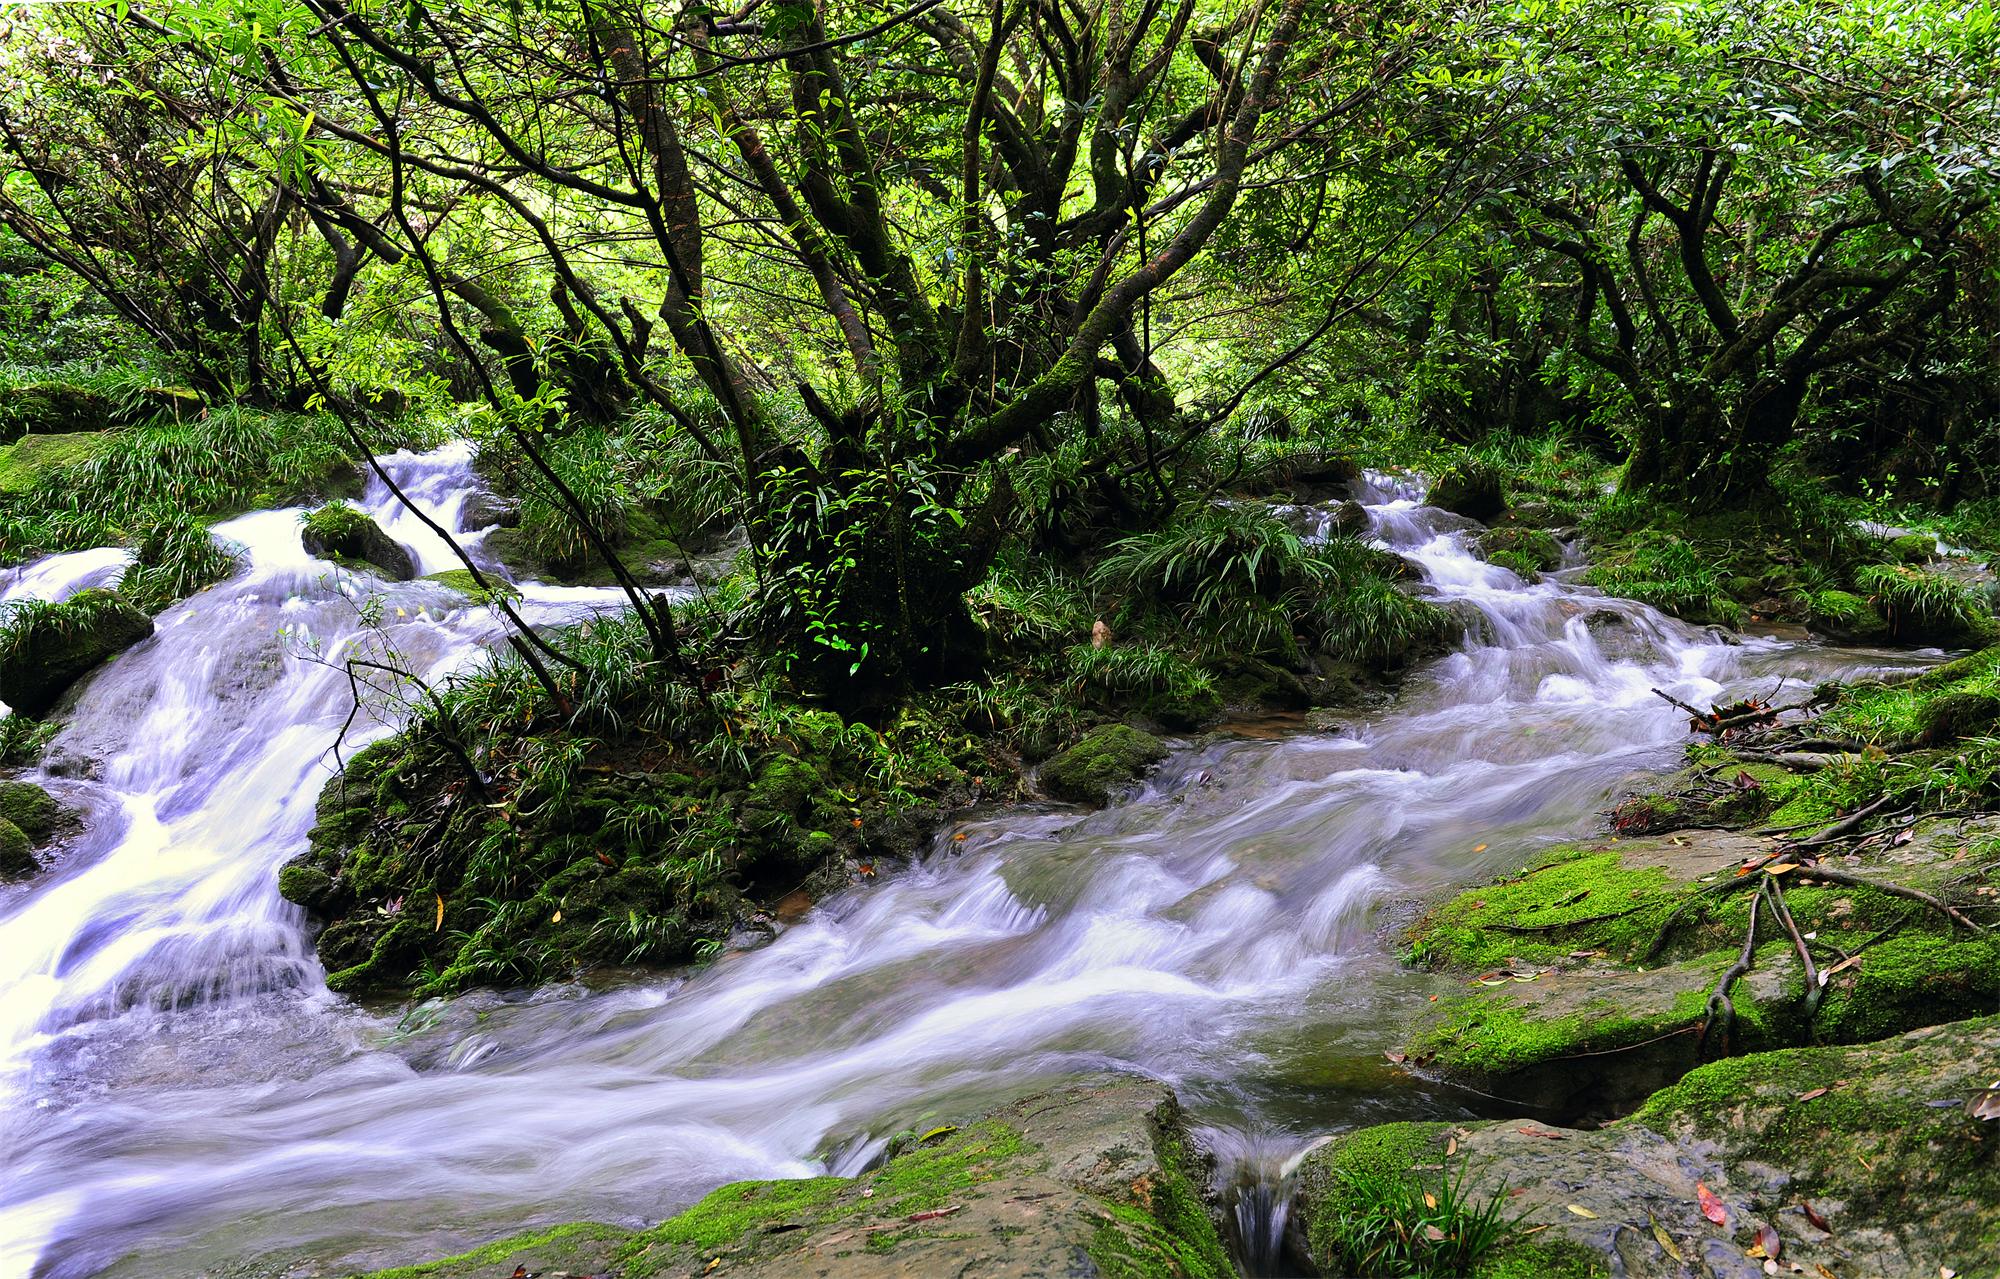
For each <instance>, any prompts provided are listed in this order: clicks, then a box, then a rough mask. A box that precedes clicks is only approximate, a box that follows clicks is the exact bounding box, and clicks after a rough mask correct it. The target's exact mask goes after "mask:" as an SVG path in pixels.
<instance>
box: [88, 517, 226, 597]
mask: <svg viewBox="0 0 2000 1279" xmlns="http://www.w3.org/2000/svg"><path fill="white" fill-rule="evenodd" d="M136 556H137V558H136V559H135V560H134V561H133V564H132V567H131V568H128V569H126V570H125V575H124V576H123V577H122V578H120V579H119V581H118V590H119V593H120V594H122V595H124V596H125V598H126V599H128V600H130V601H131V602H132V603H133V605H135V606H136V607H137V608H138V609H139V610H140V611H141V612H146V613H157V612H159V611H160V610H161V609H163V608H165V607H167V606H168V605H169V604H172V603H174V602H175V601H176V600H181V599H186V598H187V597H188V596H190V595H192V594H194V593H195V592H196V591H198V590H200V589H202V588H203V587H204V586H208V585H210V584H211V583H214V582H219V581H221V580H222V579H223V578H225V577H228V576H229V575H230V574H232V573H234V572H235V571H236V569H237V567H238V564H239V562H240V560H239V557H238V556H237V555H236V554H235V553H234V552H232V551H230V550H229V549H227V548H226V547H224V546H223V545H222V544H221V543H219V542H217V541H216V540H215V539H214V538H213V537H211V536H209V532H208V529H207V528H206V527H204V526H203V525H202V524H200V523H199V522H198V521H196V520H195V519H194V517H193V516H191V515H189V514H188V513H187V512H185V511H156V512H154V513H153V514H152V517H151V522H150V523H148V524H146V525H145V526H144V529H143V531H142V532H141V533H140V534H139V542H138V546H137V547H136Z"/></svg>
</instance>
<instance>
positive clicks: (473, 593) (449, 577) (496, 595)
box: [423, 568, 521, 605]
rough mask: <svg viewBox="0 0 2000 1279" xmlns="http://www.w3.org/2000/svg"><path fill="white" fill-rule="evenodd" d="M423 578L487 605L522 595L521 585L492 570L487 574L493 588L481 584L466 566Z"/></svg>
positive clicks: (472, 600) (425, 575)
mask: <svg viewBox="0 0 2000 1279" xmlns="http://www.w3.org/2000/svg"><path fill="white" fill-rule="evenodd" d="M423 580H424V581H426V582H436V583H438V584H439V585H440V586H447V587H450V588H451V589H452V590H454V591H457V592H458V593H459V594H460V595H463V596H464V597H465V598H466V599H467V600H468V601H469V602H471V603H473V604H479V605H485V604H491V603H493V602H494V601H495V600H499V599H519V598H520V597H521V588H520V587H518V586H516V585H514V584H513V583H512V582H509V581H507V580H506V579H505V578H502V577H499V576H497V575H496V574H493V573H490V572H489V573H487V574H486V581H487V583H488V584H489V586H490V587H491V589H487V588H486V587H482V586H480V585H479V579H477V578H475V577H474V576H473V575H472V570H470V569H464V568H448V569H445V570H443V571H442V572H438V573H426V574H424V577H423Z"/></svg>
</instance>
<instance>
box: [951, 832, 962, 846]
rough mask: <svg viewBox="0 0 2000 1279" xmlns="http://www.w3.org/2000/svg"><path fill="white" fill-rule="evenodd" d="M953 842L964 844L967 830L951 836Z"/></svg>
mask: <svg viewBox="0 0 2000 1279" xmlns="http://www.w3.org/2000/svg"><path fill="white" fill-rule="evenodd" d="M951 842H952V843H954V844H963V843H964V842H965V832H964V831H960V832H958V834H956V835H953V836H952V837H951Z"/></svg>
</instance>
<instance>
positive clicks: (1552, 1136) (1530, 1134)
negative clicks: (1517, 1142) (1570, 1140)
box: [1514, 1128, 1566, 1141]
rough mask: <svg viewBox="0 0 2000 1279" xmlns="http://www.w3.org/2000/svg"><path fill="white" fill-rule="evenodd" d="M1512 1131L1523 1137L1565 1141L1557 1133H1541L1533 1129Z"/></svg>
mask: <svg viewBox="0 0 2000 1279" xmlns="http://www.w3.org/2000/svg"><path fill="white" fill-rule="evenodd" d="M1514 1131H1515V1132H1518V1133H1520V1134H1521V1135H1522V1136H1524V1137H1547V1138H1548V1139H1549V1140H1550V1141H1563V1140H1566V1138H1565V1137H1564V1136H1563V1135H1562V1134H1561V1133H1559V1132H1542V1131H1539V1130H1538V1129H1534V1128H1516V1129H1515V1130H1514Z"/></svg>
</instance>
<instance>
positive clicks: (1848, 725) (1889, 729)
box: [1821, 648, 2000, 746]
mask: <svg viewBox="0 0 2000 1279" xmlns="http://www.w3.org/2000/svg"><path fill="white" fill-rule="evenodd" d="M1967 698H1980V699H1986V698H2000V648H1989V649H1984V650H1981V651H1980V652H1977V653H1973V654H1970V655H1968V656H1966V657H1963V658H1960V659H1959V660H1957V661H1954V662H1947V663H1945V664H1944V665H1942V666H1938V667H1935V668H1933V669H1931V670H1929V671H1926V672H1924V674H1922V675H1921V676H1919V677H1917V678H1915V679H1906V680H1901V681H1898V682H1895V683H1879V682H1871V683H1860V684H1854V685H1850V686H1847V687H1843V688H1841V689H1839V690H1838V694H1837V700H1836V701H1835V703H1834V705H1833V707H1832V708H1831V709H1830V710H1828V711H1827V713H1826V714H1825V716H1824V717H1823V718H1822V720H1821V723H1822V724H1823V725H1824V726H1825V727H1826V728H1828V729H1829V730H1831V731H1833V732H1834V733H1837V734H1840V735H1843V736H1847V737H1851V738H1854V739H1856V740H1859V741H1862V742H1866V743H1869V744H1871V745H1882V746H1903V745H1909V744H1912V743H1915V742H1918V741H1919V740H1924V739H1926V738H1929V739H1930V740H1931V741H1932V743H1933V744H1943V741H1942V739H1941V737H1940V733H1941V732H1942V733H1949V734H1952V735H1960V734H1959V730H1958V726H1957V725H1956V724H1955V723H1953V722H1951V721H1953V720H1954V719H1955V718H1957V716H1956V714H1955V713H1954V712H1956V711H1958V710H1963V709H1964V708H1966V707H1969V706H1976V705H1984V704H1986V703H1984V702H1983V701H1982V702H1976V703H1975V702H1969V701H1965V700H1956V701H1947V702H1946V704H1945V707H1944V708H1943V709H1940V710H1933V709H1932V706H1933V704H1934V703H1937V702H1940V701H1941V700H1944V699H1967ZM1978 726H1979V725H1978V722H1977V719H1976V717H1967V723H1966V727H1967V728H1972V729H1976V728H1977V727H1978Z"/></svg>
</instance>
